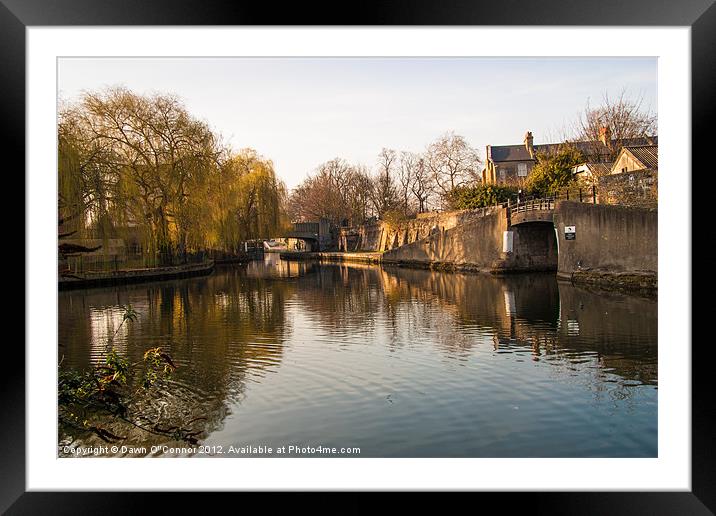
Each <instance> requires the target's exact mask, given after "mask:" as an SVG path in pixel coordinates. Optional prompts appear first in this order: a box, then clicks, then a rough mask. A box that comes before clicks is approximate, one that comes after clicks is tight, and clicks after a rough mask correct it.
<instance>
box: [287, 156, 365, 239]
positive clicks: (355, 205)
mask: <svg viewBox="0 0 716 516" xmlns="http://www.w3.org/2000/svg"><path fill="white" fill-rule="evenodd" d="M372 188H373V184H372V178H371V177H370V176H369V175H368V173H367V171H366V170H365V169H364V168H363V167H360V166H355V165H351V164H350V163H348V162H347V161H345V160H343V159H341V158H334V159H332V160H330V161H327V162H325V163H322V164H321V165H319V166H318V168H317V169H316V170H315V172H314V173H313V174H312V175H309V176H308V177H307V178H306V179H305V180H304V181H303V182H302V183H301V184H300V185H298V186H297V187H296V188H295V189H294V190H293V191H292V192H291V195H290V197H289V200H288V205H289V206H288V213H289V215H290V216H291V218H292V219H294V220H319V219H321V218H326V219H328V220H330V221H332V222H333V223H335V224H339V225H340V224H343V223H346V224H360V223H362V222H363V221H364V220H365V219H366V218H367V217H368V216H369V214H370V213H372V204H371V203H372Z"/></svg>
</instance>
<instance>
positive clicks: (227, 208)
mask: <svg viewBox="0 0 716 516" xmlns="http://www.w3.org/2000/svg"><path fill="white" fill-rule="evenodd" d="M58 150H59V162H58V169H59V184H60V188H59V202H58V204H59V210H60V220H61V221H65V220H72V221H73V223H72V228H71V229H72V230H73V231H76V232H77V233H78V234H79V236H81V237H90V236H94V237H95V238H104V239H106V238H110V237H112V238H125V239H127V238H129V237H131V238H133V239H137V240H138V241H139V243H140V245H141V247H142V249H143V250H144V253H145V256H146V261H147V264H148V265H157V264H159V265H161V264H167V263H172V261H173V259H174V258H176V257H177V256H186V253H187V252H190V251H196V250H201V249H206V248H209V247H210V248H216V247H219V248H223V249H227V250H229V249H235V248H236V246H237V244H238V243H239V242H240V241H242V240H245V239H250V238H260V237H264V238H267V237H270V236H272V235H274V234H275V232H277V231H279V228H281V227H282V225H283V224H285V223H286V216H285V215H284V214H283V211H282V210H283V207H282V204H283V202H284V200H285V190H286V189H285V186H284V185H283V183H282V182H281V181H280V180H278V179H277V177H276V174H275V172H274V169H273V165H272V163H271V162H270V161H269V160H266V159H264V158H262V157H260V156H259V155H258V154H256V152H255V151H252V150H244V151H241V152H239V153H236V154H234V153H232V152H230V150H229V149H227V148H226V147H225V146H224V145H222V144H221V142H220V141H219V138H218V137H217V136H216V135H215V134H214V133H213V132H212V131H211V129H210V128H209V126H208V125H207V124H206V123H205V122H203V121H201V120H198V119H196V118H194V117H192V116H191V114H190V113H189V112H188V111H187V109H186V107H185V106H184V105H183V104H182V102H181V101H180V100H179V99H178V98H177V97H175V96H173V95H161V94H153V95H137V94H135V93H133V92H131V91H129V90H127V89H125V88H109V89H105V90H102V91H97V92H86V93H84V94H83V96H82V97H81V98H80V99H79V101H78V102H77V103H76V104H73V105H65V106H63V107H62V108H61V110H60V119H59V129H58ZM63 227H64V226H63Z"/></svg>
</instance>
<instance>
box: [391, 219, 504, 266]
mask: <svg viewBox="0 0 716 516" xmlns="http://www.w3.org/2000/svg"><path fill="white" fill-rule="evenodd" d="M505 230H507V217H506V215H505V209H504V208H492V209H491V211H489V212H487V214H485V215H482V216H481V217H478V218H474V219H471V220H468V221H466V222H464V223H462V224H460V225H457V226H455V227H453V228H451V229H445V230H440V229H437V230H435V231H433V232H432V233H431V234H429V235H428V236H426V237H424V238H421V239H419V240H417V241H414V242H412V243H409V244H407V245H404V246H402V247H399V248H396V249H392V250H389V251H386V252H385V253H384V254H383V262H385V263H400V264H412V265H424V266H429V265H435V266H439V265H444V266H449V267H455V268H474V269H484V270H491V269H492V268H493V267H494V266H499V263H500V261H501V260H504V259H505V256H504V253H502V239H503V232H504V231H505Z"/></svg>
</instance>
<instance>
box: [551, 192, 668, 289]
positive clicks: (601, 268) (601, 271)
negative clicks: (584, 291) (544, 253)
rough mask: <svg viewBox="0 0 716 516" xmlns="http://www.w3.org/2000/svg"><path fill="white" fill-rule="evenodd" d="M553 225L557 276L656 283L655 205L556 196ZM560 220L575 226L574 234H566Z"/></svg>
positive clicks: (646, 284)
mask: <svg viewBox="0 0 716 516" xmlns="http://www.w3.org/2000/svg"><path fill="white" fill-rule="evenodd" d="M554 225H555V228H556V231H557V241H558V246H559V262H558V270H557V272H558V276H560V277H569V278H572V279H573V280H577V281H582V282H584V283H595V284H596V283H600V284H606V283H609V282H615V285H614V286H618V285H619V284H623V285H624V286H628V284H629V283H633V284H634V285H632V286H634V287H646V288H655V287H656V277H657V272H658V253H657V250H658V216H657V212H656V210H649V209H644V208H635V207H627V206H609V205H603V204H596V205H595V204H587V203H578V202H571V201H560V202H559V203H557V206H556V208H555V213H554ZM565 226H575V239H574V240H566V239H565Z"/></svg>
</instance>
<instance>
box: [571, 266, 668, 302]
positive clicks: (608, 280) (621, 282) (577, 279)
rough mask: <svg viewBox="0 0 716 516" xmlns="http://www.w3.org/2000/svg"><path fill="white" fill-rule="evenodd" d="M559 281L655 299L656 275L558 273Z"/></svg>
mask: <svg viewBox="0 0 716 516" xmlns="http://www.w3.org/2000/svg"><path fill="white" fill-rule="evenodd" d="M557 279H558V280H559V281H569V282H570V283H572V284H573V285H578V286H588V287H597V288H599V289H602V290H610V291H619V292H624V293H628V294H629V293H639V294H642V295H645V296H647V297H656V296H657V292H658V277H657V275H656V273H653V272H650V271H647V272H610V271H575V272H572V273H564V272H558V273H557Z"/></svg>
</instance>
